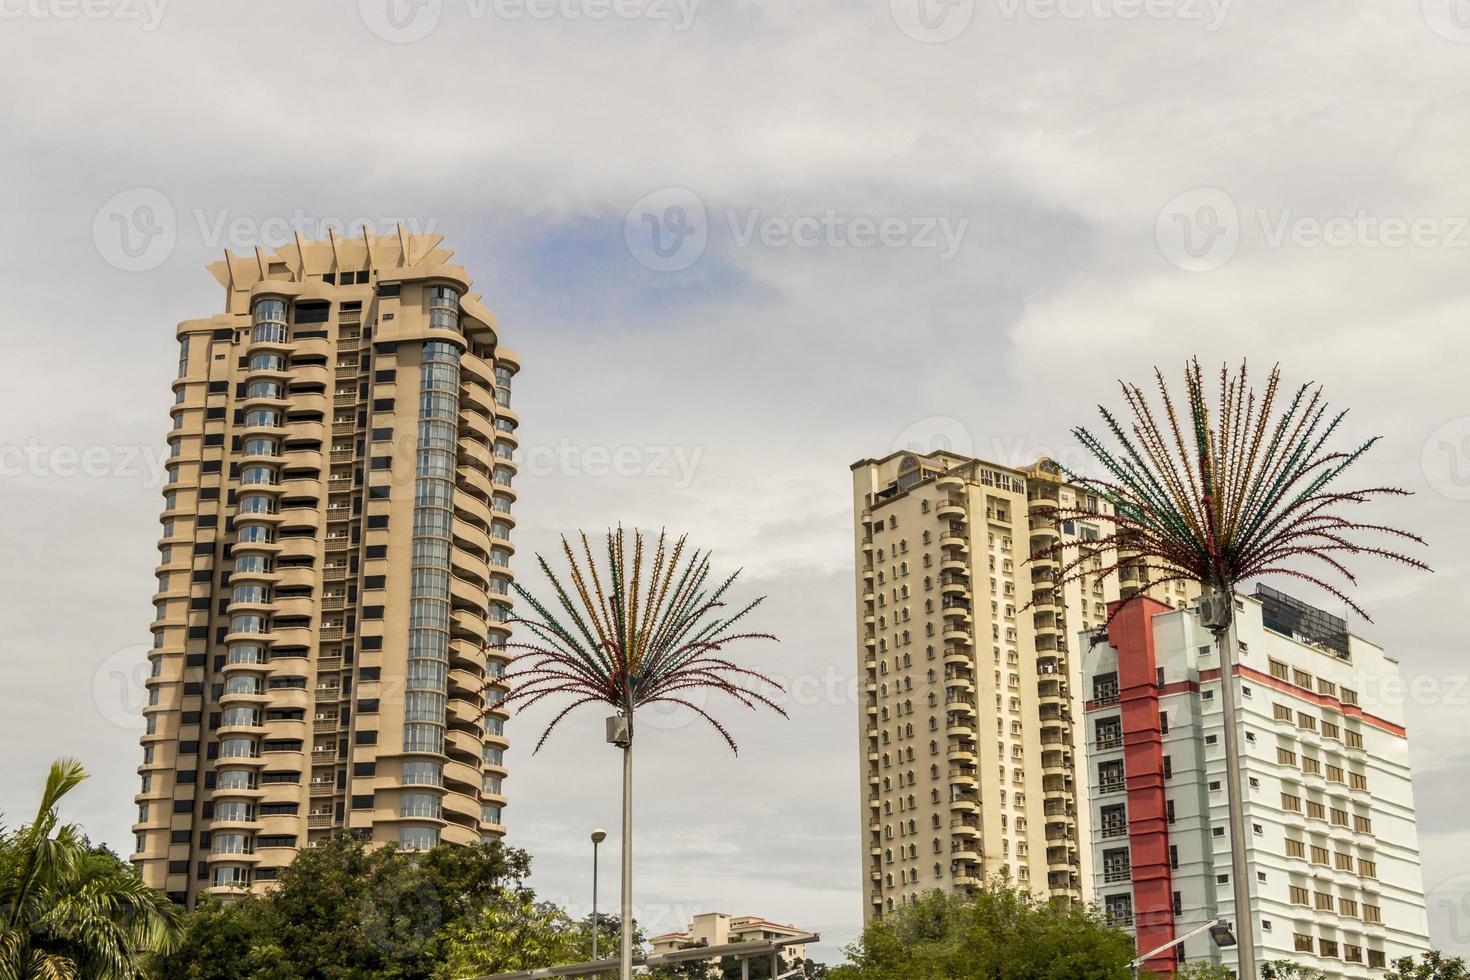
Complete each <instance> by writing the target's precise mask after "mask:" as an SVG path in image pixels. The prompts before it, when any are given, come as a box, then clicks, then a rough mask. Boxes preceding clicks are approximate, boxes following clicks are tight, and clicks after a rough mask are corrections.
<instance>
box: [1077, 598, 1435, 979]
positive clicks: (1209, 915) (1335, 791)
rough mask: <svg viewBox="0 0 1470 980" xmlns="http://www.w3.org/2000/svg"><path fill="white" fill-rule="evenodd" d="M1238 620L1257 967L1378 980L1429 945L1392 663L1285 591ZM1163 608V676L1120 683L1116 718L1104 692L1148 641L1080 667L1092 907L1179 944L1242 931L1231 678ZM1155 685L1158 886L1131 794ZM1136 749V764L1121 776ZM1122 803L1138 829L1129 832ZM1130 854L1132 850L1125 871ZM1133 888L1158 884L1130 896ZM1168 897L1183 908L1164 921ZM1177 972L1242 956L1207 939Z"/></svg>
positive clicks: (1096, 652) (1114, 647)
mask: <svg viewBox="0 0 1470 980" xmlns="http://www.w3.org/2000/svg"><path fill="white" fill-rule="evenodd" d="M1236 608H1237V612H1236V635H1237V636H1238V638H1239V641H1240V653H1239V654H1238V667H1237V671H1236V684H1237V695H1236V701H1237V704H1238V705H1239V706H1240V715H1241V722H1240V728H1241V729H1242V732H1241V737H1242V742H1241V743H1240V744H1241V746H1242V760H1241V764H1242V767H1243V773H1244V776H1245V780H1246V789H1245V821H1246V825H1247V827H1249V828H1250V831H1251V833H1250V840H1249V841H1248V846H1249V852H1248V857H1247V859H1248V865H1249V867H1250V869H1251V873H1252V876H1253V879H1254V880H1252V882H1251V897H1252V912H1253V916H1254V921H1255V922H1256V941H1257V949H1258V953H1257V956H1258V961H1264V960H1269V959H1288V960H1291V961H1293V962H1296V963H1300V964H1302V965H1304V966H1311V967H1315V968H1317V969H1319V970H1323V971H1324V972H1326V973H1327V975H1328V976H1331V977H1352V978H1356V977H1363V978H1367V977H1370V976H1378V975H1381V970H1378V969H1374V967H1381V966H1382V965H1383V963H1384V962H1385V961H1386V962H1392V961H1393V960H1394V959H1395V958H1397V957H1399V956H1405V955H1412V954H1417V953H1418V952H1419V951H1421V950H1424V949H1427V948H1428V946H1429V943H1428V937H1427V932H1428V930H1427V923H1426V917H1425V904H1424V894H1423V880H1422V876H1421V872H1420V863H1419V847H1418V835H1417V831H1416V828H1415V822H1414V802H1413V791H1412V785H1411V782H1410V772H1409V755H1408V741H1407V737H1406V735H1405V733H1404V729H1403V726H1404V712H1403V709H1402V706H1401V705H1399V704H1392V703H1387V699H1386V698H1383V697H1381V696H1379V695H1380V694H1381V692H1384V691H1386V690H1397V689H1398V663H1397V661H1395V660H1393V659H1392V658H1390V657H1388V656H1386V655H1385V654H1384V652H1383V650H1382V649H1381V648H1379V647H1377V646H1375V645H1373V644H1372V643H1369V642H1367V641H1366V640H1363V639H1360V638H1358V637H1356V636H1349V635H1348V634H1347V633H1346V631H1345V627H1344V628H1343V630H1342V632H1341V633H1340V634H1339V635H1337V636H1335V637H1329V636H1327V635H1326V634H1324V633H1323V631H1322V627H1323V626H1324V624H1326V626H1327V627H1328V632H1329V633H1332V632H1335V631H1334V629H1333V627H1334V625H1335V624H1341V621H1340V620H1333V618H1332V617H1327V616H1325V615H1324V614H1321V613H1320V612H1318V611H1316V610H1311V609H1310V607H1306V606H1304V605H1303V604H1300V603H1296V602H1295V600H1290V599H1289V598H1287V597H1284V596H1280V594H1279V593H1276V594H1274V595H1267V596H1265V597H1260V596H1253V597H1249V598H1243V599H1238V600H1237V603H1236ZM1152 611H1153V612H1155V613H1156V614H1154V615H1153V616H1152V628H1153V643H1152V646H1153V654H1154V659H1153V665H1155V666H1156V667H1157V668H1161V669H1160V670H1158V673H1157V675H1156V677H1155V678H1153V680H1154V681H1155V684H1153V685H1149V684H1147V683H1145V684H1144V685H1143V687H1141V688H1135V689H1134V690H1132V691H1130V690H1129V689H1128V686H1127V684H1126V683H1125V684H1124V686H1123V690H1122V692H1121V704H1120V703H1119V701H1118V700H1117V699H1115V698H1114V697H1113V696H1112V694H1111V691H1112V688H1110V686H1109V685H1110V683H1114V682H1112V681H1110V678H1115V677H1116V676H1117V672H1118V669H1119V663H1118V661H1119V654H1120V649H1119V644H1121V645H1122V648H1123V649H1122V654H1123V656H1124V657H1132V656H1140V655H1141V653H1142V651H1140V650H1138V649H1136V648H1137V647H1139V646H1142V645H1144V644H1143V643H1142V642H1141V634H1138V633H1134V634H1133V635H1132V636H1131V637H1125V636H1119V635H1118V632H1119V631H1118V630H1117V629H1115V630H1114V634H1115V635H1114V636H1113V637H1112V638H1111V639H1110V640H1109V641H1108V642H1102V643H1099V644H1098V645H1096V646H1095V647H1093V648H1092V650H1091V652H1090V653H1089V654H1088V656H1087V666H1086V672H1087V674H1088V679H1087V681H1086V684H1087V688H1088V689H1089V691H1090V692H1091V691H1092V690H1093V689H1094V685H1097V687H1096V688H1095V694H1096V696H1094V697H1093V699H1092V700H1090V701H1089V703H1088V707H1087V712H1086V724H1085V729H1086V740H1087V752H1088V780H1089V794H1088V798H1089V800H1090V806H1091V808H1092V814H1091V816H1092V820H1091V823H1092V826H1093V827H1094V828H1095V830H1094V835H1093V841H1092V851H1093V868H1094V875H1093V877H1094V884H1095V886H1096V896H1097V901H1098V904H1099V905H1100V906H1102V907H1103V908H1104V909H1109V908H1111V909H1112V910H1113V911H1114V912H1115V913H1117V915H1118V917H1119V919H1120V921H1121V922H1122V923H1124V924H1131V919H1130V918H1127V917H1128V916H1130V915H1131V914H1132V913H1133V912H1134V911H1137V912H1138V914H1139V926H1140V928H1143V929H1148V928H1149V927H1150V926H1151V925H1152V926H1154V927H1157V926H1158V924H1159V917H1160V915H1161V914H1162V915H1163V917H1164V918H1166V919H1167V918H1170V917H1172V920H1173V921H1172V922H1171V923H1169V927H1170V928H1171V929H1172V930H1173V932H1172V935H1174V936H1177V935H1182V934H1183V933H1185V932H1188V931H1189V930H1190V929H1192V928H1194V927H1196V926H1198V925H1201V924H1203V923H1204V922H1206V921H1209V920H1210V919H1213V918H1215V917H1217V916H1222V917H1224V918H1226V919H1229V920H1231V921H1234V918H1235V909H1234V901H1233V897H1232V894H1233V893H1232V886H1231V883H1230V877H1229V876H1230V840H1229V835H1228V834H1229V832H1228V819H1227V813H1226V793H1225V786H1224V779H1225V751H1224V745H1223V743H1222V741H1221V739H1222V737H1223V734H1222V731H1223V730H1222V718H1221V709H1220V695H1219V687H1220V665H1219V658H1218V655H1217V651H1216V648H1215V646H1214V644H1213V640H1212V637H1211V635H1210V634H1209V633H1208V632H1206V631H1205V630H1204V629H1203V628H1202V627H1201V626H1200V624H1199V620H1198V617H1197V615H1196V613H1195V611H1194V610H1193V609H1190V610H1180V611H1165V610H1164V609H1163V607H1152ZM1263 612H1264V616H1263ZM1299 614H1303V615H1305V616H1306V617H1307V621H1306V622H1302V621H1301V620H1299V619H1297V616H1298V615H1299ZM1266 621H1270V622H1272V626H1273V628H1268V627H1267V626H1266V625H1265V622H1266ZM1295 627H1306V628H1307V629H1308V630H1309V631H1310V632H1314V633H1315V634H1316V638H1317V640H1318V642H1311V641H1306V637H1304V636H1302V635H1301V634H1300V633H1299V632H1298V633H1297V634H1296V636H1292V635H1284V632H1283V631H1285V632H1286V633H1290V632H1293V630H1294V628H1295ZM1086 647H1087V641H1086V640H1085V639H1084V640H1083V642H1082V648H1083V649H1086ZM1334 647H1339V648H1345V652H1342V651H1341V650H1339V649H1334ZM1130 669H1132V670H1133V672H1134V676H1135V678H1136V677H1137V676H1138V675H1137V669H1136V664H1135V665H1132V666H1130V665H1129V664H1125V665H1124V674H1125V676H1127V673H1128V672H1129V670H1130ZM1150 686H1152V687H1153V692H1152V695H1153V696H1154V697H1156V698H1157V703H1156V704H1155V705H1154V706H1153V709H1156V710H1157V713H1158V718H1159V721H1158V722H1156V723H1155V724H1157V726H1158V728H1157V732H1156V734H1158V735H1161V737H1162V754H1163V759H1162V762H1163V766H1162V768H1163V773H1164V778H1163V782H1162V787H1163V799H1164V801H1165V804H1166V811H1165V816H1164V822H1165V823H1166V826H1167V845H1168V850H1167V857H1166V858H1165V861H1166V862H1167V876H1166V877H1164V878H1162V879H1161V878H1160V875H1161V873H1162V871H1163V869H1162V868H1160V867H1158V866H1157V864H1158V861H1157V849H1156V848H1155V849H1153V850H1152V852H1151V853H1150V854H1140V853H1134V852H1136V851H1138V850H1139V844H1138V843H1137V841H1143V842H1144V845H1143V846H1145V847H1147V846H1149V844H1150V843H1156V842H1157V838H1155V839H1153V840H1152V841H1151V840H1150V838H1148V836H1147V835H1146V834H1139V835H1138V836H1135V830H1134V828H1136V827H1137V824H1136V821H1137V820H1138V819H1140V818H1141V817H1142V816H1143V815H1142V814H1138V813H1134V812H1132V811H1133V810H1134V809H1137V808H1142V807H1143V805H1144V804H1146V803H1147V802H1148V800H1149V796H1148V792H1147V790H1145V791H1144V792H1143V793H1142V794H1141V795H1140V794H1139V792H1138V790H1137V788H1136V787H1137V786H1138V784H1140V783H1147V782H1148V781H1149V780H1148V779H1147V778H1146V775H1147V774H1140V773H1139V772H1138V769H1139V767H1140V766H1141V765H1145V764H1147V763H1146V761H1145V760H1147V759H1148V758H1150V756H1149V754H1148V752H1147V751H1145V750H1143V749H1141V748H1136V746H1139V745H1141V743H1142V742H1145V741H1148V740H1149V739H1150V738H1151V735H1150V733H1149V732H1147V731H1144V732H1142V733H1140V732H1138V731H1137V729H1138V727H1139V725H1138V724H1137V723H1138V722H1140V721H1143V720H1146V719H1147V717H1148V712H1149V710H1151V709H1150V708H1149V702H1148V701H1147V696H1148V695H1149V693H1150V692H1149V691H1147V690H1146V688H1147V687H1150ZM1129 704H1133V705H1135V706H1136V707H1135V708H1134V709H1133V714H1132V715H1131V719H1132V720H1133V722H1134V724H1133V725H1132V726H1131V727H1130V729H1129V731H1128V733H1127V734H1126V736H1122V742H1121V743H1118V742H1115V741H1114V738H1113V735H1112V729H1111V725H1112V723H1113V722H1114V720H1116V719H1119V718H1120V715H1121V714H1123V713H1124V712H1125V711H1126V710H1128V709H1127V707H1126V706H1127V705H1129ZM1143 727H1145V728H1146V727H1147V725H1146V724H1145V725H1144V726H1143ZM1100 733H1101V741H1100V740H1099V739H1100ZM1125 751H1126V752H1127V753H1129V754H1130V755H1131V756H1132V758H1131V760H1130V762H1129V763H1126V764H1125V763H1124V757H1125ZM1120 766H1126V767H1127V773H1126V777H1127V781H1128V785H1127V786H1126V787H1124V788H1122V791H1119V787H1118V785H1117V782H1116V778H1115V777H1116V774H1117V770H1118V768H1119V767H1120ZM1141 776H1142V777H1144V778H1141ZM1155 782H1156V781H1155ZM1105 783H1106V786H1105V785H1104V784H1105ZM1120 805H1121V806H1123V807H1124V811H1123V815H1124V817H1125V823H1124V827H1126V828H1130V829H1129V831H1128V832H1126V833H1122V834H1119V833H1118V831H1117V827H1118V824H1117V819H1118V817H1119V815H1120V814H1119V811H1118V810H1117V809H1116V808H1117V807H1119V806H1120ZM1108 808H1112V809H1108ZM1105 811H1106V812H1105ZM1109 825H1111V826H1112V828H1114V829H1113V831H1112V834H1111V836H1110V835H1109V833H1110V832H1109ZM1120 849H1122V850H1125V851H1128V852H1129V855H1128V857H1129V858H1130V860H1128V862H1127V864H1126V865H1125V864H1124V863H1123V861H1122V858H1121V856H1120V855H1119V854H1118V853H1117V852H1118V851H1119V850H1120ZM1109 852H1113V853H1111V854H1110V853H1109ZM1140 865H1142V867H1140ZM1135 877H1138V878H1144V879H1150V878H1151V879H1152V880H1153V881H1155V882H1156V884H1154V885H1153V886H1151V887H1144V888H1140V889H1139V893H1140V894H1139V895H1138V896H1135ZM1161 883H1166V887H1167V893H1164V892H1162V891H1161V890H1160V884H1161ZM1145 892H1147V893H1148V894H1151V895H1152V896H1153V897H1152V898H1151V899H1150V898H1145V897H1144V893H1145ZM1160 894H1166V895H1167V898H1166V901H1165V904H1166V905H1172V908H1168V909H1164V910H1162V911H1161V910H1160V909H1158V908H1157V906H1158V904H1159V901H1158V896H1159V895H1160ZM1136 897H1137V898H1140V899H1141V901H1134V899H1135V898H1136ZM1150 903H1151V904H1150ZM1148 916H1152V918H1147V917H1148ZM1157 935H1158V933H1156V932H1155V933H1153V937H1154V938H1156V937H1157ZM1155 945H1157V944H1156V943H1152V942H1151V948H1152V946H1155ZM1184 958H1185V959H1186V960H1190V961H1193V960H1205V961H1213V962H1216V963H1223V964H1224V965H1226V966H1227V967H1232V968H1233V967H1234V965H1235V955H1234V953H1233V952H1232V951H1231V950H1230V949H1225V950H1219V949H1216V948H1215V947H1214V945H1213V943H1212V941H1211V939H1210V938H1209V936H1208V935H1202V936H1200V937H1197V938H1195V939H1193V940H1190V941H1189V943H1188V944H1186V948H1185V950H1184Z"/></svg>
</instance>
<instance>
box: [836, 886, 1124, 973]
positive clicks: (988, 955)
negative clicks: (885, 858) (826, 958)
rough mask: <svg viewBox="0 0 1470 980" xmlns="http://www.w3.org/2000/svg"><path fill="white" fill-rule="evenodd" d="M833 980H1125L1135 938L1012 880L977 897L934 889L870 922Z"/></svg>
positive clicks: (1090, 912) (1086, 911)
mask: <svg viewBox="0 0 1470 980" xmlns="http://www.w3.org/2000/svg"><path fill="white" fill-rule="evenodd" d="M847 955H848V959H849V960H850V961H851V962H850V963H849V964H848V965H846V966H841V967H838V968H836V969H834V970H832V972H831V977H832V980H950V978H953V977H1004V978H1007V980H1119V978H1126V977H1127V976H1128V975H1129V974H1128V963H1129V962H1130V961H1131V960H1132V959H1133V956H1134V948H1133V939H1132V937H1130V936H1129V935H1127V934H1126V933H1124V932H1122V931H1121V930H1118V929H1114V928H1111V927H1109V926H1108V925H1106V924H1105V923H1104V922H1103V921H1102V918H1101V916H1100V915H1098V913H1097V912H1096V910H1094V909H1086V908H1083V907H1080V906H1077V905H1072V904H1065V903H1055V904H1054V903H1051V902H1047V901H1044V900H1043V899H1041V898H1039V897H1037V896H1036V895H1034V894H1032V893H1031V892H1029V891H1027V890H1026V889H1024V888H1021V887H1018V886H1016V885H1015V884H1013V883H1012V882H1011V881H1010V879H1009V878H1006V877H1003V876H1002V877H1000V878H997V879H993V880H992V881H991V882H990V883H988V884H987V885H986V887H984V888H981V889H979V890H977V891H976V893H975V894H974V895H973V896H972V897H965V896H961V895H953V894H946V893H943V892H930V893H929V894H927V895H924V896H921V897H920V898H919V900H918V901H917V902H915V903H912V904H910V905H908V906H905V907H903V908H900V909H898V910H896V911H894V912H892V913H888V914H886V915H884V916H883V918H881V919H878V920H876V921H874V922H872V923H870V924H869V925H868V927H867V928H866V929H864V930H863V934H862V937H861V938H860V939H858V941H857V942H855V943H853V944H852V945H851V946H849V947H848V949H847Z"/></svg>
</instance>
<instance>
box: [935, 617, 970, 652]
mask: <svg viewBox="0 0 1470 980" xmlns="http://www.w3.org/2000/svg"><path fill="white" fill-rule="evenodd" d="M940 636H941V638H942V639H943V640H944V642H945V643H954V644H959V645H964V646H973V645H974V641H973V639H972V638H971V633H970V628H969V627H968V626H965V625H962V624H960V623H953V622H951V623H945V624H944V631H943V632H942V633H941V634H940Z"/></svg>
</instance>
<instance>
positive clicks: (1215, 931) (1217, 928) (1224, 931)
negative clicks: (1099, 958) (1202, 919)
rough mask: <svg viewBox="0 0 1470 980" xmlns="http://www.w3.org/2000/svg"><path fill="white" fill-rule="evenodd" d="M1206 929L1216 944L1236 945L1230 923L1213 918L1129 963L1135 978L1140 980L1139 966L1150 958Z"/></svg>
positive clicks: (1223, 945) (1165, 951)
mask: <svg viewBox="0 0 1470 980" xmlns="http://www.w3.org/2000/svg"><path fill="white" fill-rule="evenodd" d="M1206 929H1208V930H1209V931H1210V938H1211V939H1213V940H1214V941H1215V945H1216V946H1219V947H1221V948H1224V947H1226V946H1234V945H1235V935H1234V933H1232V932H1231V931H1230V923H1228V922H1226V921H1225V920H1224V919H1211V920H1210V921H1209V922H1206V923H1205V924H1204V925H1202V926H1200V927H1199V928H1198V929H1194V930H1191V931H1190V932H1186V933H1185V934H1184V935H1182V936H1180V937H1179V938H1178V939H1176V940H1174V941H1173V942H1169V943H1165V944H1164V945H1162V946H1160V947H1159V948H1158V949H1152V950H1149V951H1148V952H1147V953H1144V954H1143V955H1142V956H1140V957H1139V958H1138V959H1136V960H1134V961H1133V962H1132V963H1129V964H1128V968H1129V969H1130V970H1132V971H1133V980H1138V968H1139V967H1140V966H1143V964H1145V963H1147V962H1148V961H1149V960H1151V959H1153V958H1154V957H1155V956H1158V955H1159V954H1160V953H1167V952H1168V951H1169V950H1171V949H1173V948H1174V947H1175V946H1179V945H1181V944H1183V943H1185V942H1187V941H1188V940H1191V939H1193V938H1194V937H1195V936H1198V935H1199V934H1200V933H1202V932H1204V931H1205V930H1206Z"/></svg>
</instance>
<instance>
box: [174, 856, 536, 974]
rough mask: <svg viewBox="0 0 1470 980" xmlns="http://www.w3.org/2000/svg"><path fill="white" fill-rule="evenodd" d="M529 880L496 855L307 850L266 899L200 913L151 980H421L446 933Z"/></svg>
mask: <svg viewBox="0 0 1470 980" xmlns="http://www.w3.org/2000/svg"><path fill="white" fill-rule="evenodd" d="M529 869H530V858H529V857H528V856H527V855H526V854H525V853H524V852H522V851H517V850H514V849H511V848H505V847H503V846H502V845H500V844H482V845H478V846H475V847H450V846H445V847H437V848H434V849H432V850H430V851H427V852H424V853H422V854H417V853H406V852H403V851H399V850H397V849H395V848H392V847H370V846H368V845H366V844H364V843H363V842H362V841H359V840H356V839H354V838H353V837H351V836H349V835H347V834H339V835H338V836H337V837H335V838H333V839H332V840H331V841H329V842H327V843H325V844H323V845H322V846H320V847H311V848H306V849H304V850H303V851H302V852H301V853H300V854H299V855H297V857H296V860H295V861H293V862H292V863H291V865H290V866H289V867H287V868H285V869H283V870H282V872H281V875H280V878H279V879H278V881H277V885H276V888H274V889H273V890H272V891H271V892H270V893H269V894H267V895H265V896H263V897H261V898H247V899H244V900H241V901H232V902H231V903H229V904H222V903H218V902H213V901H210V900H208V899H206V900H205V901H204V902H202V903H201V904H200V906H199V907H198V908H197V909H196V910H195V912H194V913H193V914H192V915H191V916H190V917H189V924H188V929H187V931H186V933H185V936H184V940H183V942H182V943H181V944H180V946H179V948H178V949H176V950H174V951H172V952H171V953H169V954H167V955H164V956H160V957H157V958H156V959H155V962H154V963H153V967H152V968H153V977H154V980H297V978H317V977H325V978H331V980H370V978H371V980H427V978H430V977H432V976H434V975H435V973H436V971H437V970H438V968H439V966H440V964H441V963H442V962H443V961H444V957H445V955H446V954H445V949H444V938H443V934H444V932H445V930H446V929H447V928H449V927H452V926H454V925H455V924H457V923H459V922H461V921H463V920H465V919H466V918H468V917H472V916H475V915H478V914H479V912H480V910H481V909H482V908H483V907H485V906H486V905H488V904H493V903H496V902H498V901H500V899H501V897H502V896H505V895H507V894H509V895H520V894H527V895H528V894H529V893H528V892H526V891H525V888H524V885H523V883H522V880H523V879H524V877H525V876H526V874H527V873H528V872H529ZM247 950H248V951H250V955H249V956H246V955H245V952H246V951H247ZM542 965H550V964H542Z"/></svg>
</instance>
